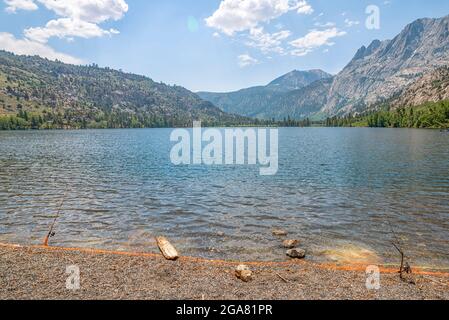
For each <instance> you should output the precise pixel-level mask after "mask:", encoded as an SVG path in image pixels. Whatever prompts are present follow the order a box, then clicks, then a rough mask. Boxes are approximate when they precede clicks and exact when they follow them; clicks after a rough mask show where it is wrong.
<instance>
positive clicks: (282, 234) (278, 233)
mask: <svg viewBox="0 0 449 320" xmlns="http://www.w3.org/2000/svg"><path fill="white" fill-rule="evenodd" d="M273 235H274V236H277V237H285V236H287V235H288V232H287V231H285V230H282V229H274V230H273Z"/></svg>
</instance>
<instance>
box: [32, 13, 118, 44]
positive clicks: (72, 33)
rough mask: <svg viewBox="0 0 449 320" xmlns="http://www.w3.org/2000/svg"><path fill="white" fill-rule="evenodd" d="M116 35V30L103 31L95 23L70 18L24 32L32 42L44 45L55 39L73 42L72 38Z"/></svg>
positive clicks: (50, 22)
mask: <svg viewBox="0 0 449 320" xmlns="http://www.w3.org/2000/svg"><path fill="white" fill-rule="evenodd" d="M116 33H118V31H117V30H114V29H111V30H109V31H108V30H103V29H101V28H100V27H99V26H98V25H96V24H95V23H90V22H86V21H83V20H77V19H72V18H61V19H57V20H51V21H49V22H48V23H47V24H46V25H45V27H43V28H42V27H38V28H29V29H26V30H25V37H27V38H28V39H31V40H33V41H37V42H42V43H46V42H47V41H48V39H50V38H52V37H57V38H60V39H64V38H67V39H68V40H69V41H73V37H80V38H85V39H89V38H94V37H102V36H104V35H112V34H116Z"/></svg>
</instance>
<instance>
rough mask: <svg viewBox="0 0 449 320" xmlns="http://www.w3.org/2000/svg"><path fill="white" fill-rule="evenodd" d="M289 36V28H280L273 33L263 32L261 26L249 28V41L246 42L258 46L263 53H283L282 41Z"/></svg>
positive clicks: (251, 45)
mask: <svg viewBox="0 0 449 320" xmlns="http://www.w3.org/2000/svg"><path fill="white" fill-rule="evenodd" d="M290 36H291V32H290V31H289V30H281V31H279V32H275V33H267V32H264V29H263V27H257V28H253V29H251V30H250V33H249V36H248V38H249V41H248V42H247V43H246V44H247V45H248V46H250V47H254V48H258V49H260V50H261V51H262V52H263V53H265V54H266V53H270V52H276V53H279V54H283V53H284V51H285V50H284V48H283V47H282V41H283V40H284V39H287V38H288V37H290Z"/></svg>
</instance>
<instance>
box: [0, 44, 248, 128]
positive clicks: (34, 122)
mask: <svg viewBox="0 0 449 320" xmlns="http://www.w3.org/2000/svg"><path fill="white" fill-rule="evenodd" d="M0 118H1V120H0V123H1V125H2V126H3V128H7V129H8V128H130V127H131V128H140V127H167V126H176V127H178V126H191V125H192V121H193V120H196V119H198V120H202V121H203V122H204V123H205V124H224V125H226V124H238V123H245V122H247V119H245V118H243V117H240V116H234V115H228V114H226V113H224V112H222V111H221V110H220V109H218V108H217V107H215V106H214V105H213V104H212V103H210V102H207V101H204V100H202V99H201V98H200V97H198V96H197V95H196V94H194V93H192V92H190V91H188V90H187V89H185V88H182V87H179V86H168V85H165V84H163V83H157V82H154V81H153V80H151V79H149V78H147V77H144V76H139V75H134V74H130V73H124V72H121V71H116V70H112V69H109V68H99V67H98V66H97V65H90V66H75V65H68V64H64V63H61V62H54V61H49V60H47V59H42V58H40V57H37V56H35V57H27V56H17V55H14V54H12V53H8V52H5V51H0Z"/></svg>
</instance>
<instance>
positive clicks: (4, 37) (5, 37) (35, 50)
mask: <svg viewBox="0 0 449 320" xmlns="http://www.w3.org/2000/svg"><path fill="white" fill-rule="evenodd" d="M0 49H1V50H6V51H11V52H14V53H16V54H19V55H31V56H32V55H38V56H41V57H44V58H48V59H50V60H60V61H62V62H65V63H71V64H83V61H82V60H80V59H78V58H75V57H72V56H70V55H68V54H65V53H60V52H57V51H55V50H54V49H53V48H51V47H49V46H48V45H46V44H43V43H39V42H35V41H31V40H28V39H16V38H15V37H14V36H13V35H12V34H10V33H6V32H0Z"/></svg>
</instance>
